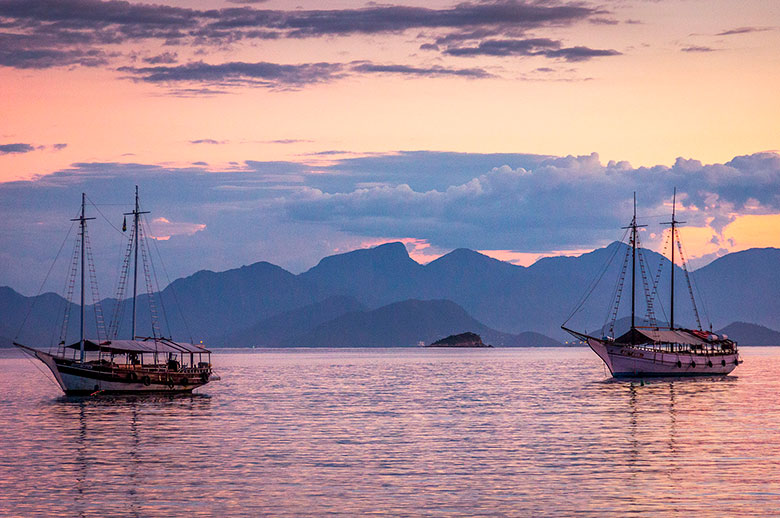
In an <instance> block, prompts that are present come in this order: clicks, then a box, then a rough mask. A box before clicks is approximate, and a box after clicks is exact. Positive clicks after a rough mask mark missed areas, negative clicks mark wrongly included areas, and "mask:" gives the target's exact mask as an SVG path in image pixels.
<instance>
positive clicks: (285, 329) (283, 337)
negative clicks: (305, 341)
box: [227, 295, 365, 347]
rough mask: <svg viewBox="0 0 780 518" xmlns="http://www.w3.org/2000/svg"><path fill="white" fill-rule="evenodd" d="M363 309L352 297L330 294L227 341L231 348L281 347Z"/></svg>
mask: <svg viewBox="0 0 780 518" xmlns="http://www.w3.org/2000/svg"><path fill="white" fill-rule="evenodd" d="M364 309H365V306H364V305H363V304H361V303H360V302H358V301H357V300H355V299H353V298H352V297H347V296H343V295H336V296H333V297H328V298H326V299H325V300H322V301H320V302H316V303H314V304H309V305H308V306H304V307H302V308H297V309H291V310H290V311H285V312H283V313H279V314H277V315H274V316H272V317H270V318H266V319H265V320H262V321H260V322H258V323H257V324H255V325H253V326H250V327H248V328H246V329H243V330H241V331H239V332H237V333H234V334H232V335H230V336H229V337H228V340H227V344H228V345H230V346H231V347H251V346H257V347H278V346H280V345H282V344H283V343H285V341H288V340H289V338H290V337H292V336H296V335H299V334H301V333H302V332H303V331H306V330H310V329H313V328H314V327H316V326H318V325H320V324H323V323H325V322H328V321H329V320H332V319H334V318H337V317H339V316H341V315H344V314H345V313H351V312H355V311H362V310H364Z"/></svg>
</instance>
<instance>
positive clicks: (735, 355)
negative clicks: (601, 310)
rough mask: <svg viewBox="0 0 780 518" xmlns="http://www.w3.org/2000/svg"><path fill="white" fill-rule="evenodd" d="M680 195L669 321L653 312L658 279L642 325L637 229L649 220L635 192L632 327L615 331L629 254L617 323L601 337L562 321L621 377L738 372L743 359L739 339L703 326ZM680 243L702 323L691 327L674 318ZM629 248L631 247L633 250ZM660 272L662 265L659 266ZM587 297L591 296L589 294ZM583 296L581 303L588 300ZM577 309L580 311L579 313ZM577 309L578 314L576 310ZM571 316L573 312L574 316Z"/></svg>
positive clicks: (673, 237) (674, 224) (673, 241)
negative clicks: (642, 217) (641, 215)
mask: <svg viewBox="0 0 780 518" xmlns="http://www.w3.org/2000/svg"><path fill="white" fill-rule="evenodd" d="M676 200H677V191H676V189H675V192H674V196H673V198H672V219H671V221H670V222H668V223H666V224H667V225H671V288H670V289H671V300H670V317H669V325H668V327H667V326H663V327H662V326H659V325H657V322H656V321H655V317H654V315H653V312H652V310H653V305H652V295H653V294H655V293H657V280H656V282H655V283H654V285H653V286H652V288H651V289H647V287H646V290H645V293H646V295H648V300H647V308H648V316H649V317H650V318H649V319H648V323H649V324H650V325H644V326H637V325H636V295H635V294H636V271H637V251H638V250H637V246H638V245H637V244H638V241H639V238H638V234H637V230H638V229H639V228H641V227H645V226H646V225H639V224H637V219H636V194H634V217H633V219H632V220H631V223H630V224H629V225H628V226H627V227H623V228H624V229H627V230H629V231H630V245H631V248H630V264H631V328H630V329H629V330H628V331H627V332H626V333H624V334H623V335H622V336H619V337H617V338H614V337H612V336H610V334H612V332H613V331H614V324H615V318H616V317H617V311H618V305H619V301H620V292H621V291H622V285H623V280H624V275H625V273H626V266H627V264H628V257H629V255H628V253H627V255H626V261H625V262H624V266H623V269H622V273H621V278H620V279H619V282H618V290H617V291H616V300H617V302H616V305H615V307H614V309H613V313H612V314H613V319H612V323H611V325H610V326H609V327H608V328H607V326H605V328H602V333H603V334H605V336H602V337H595V336H591V335H588V334H587V333H584V332H580V331H575V330H572V329H569V328H567V327H566V324H567V322H568V320H567V321H566V322H564V324H563V325H562V326H561V328H562V329H563V330H564V331H567V332H568V333H570V334H571V335H572V336H574V337H575V338H577V339H578V340H581V341H583V342H585V343H587V344H588V346H589V347H590V348H591V349H592V350H593V352H595V353H596V354H597V355H598V356H599V358H601V359H602V360H603V361H604V364H605V365H606V366H607V368H608V369H609V371H610V373H611V374H612V376H613V377H615V378H621V377H645V376H648V377H649V376H706V375H726V374H729V373H730V372H731V371H733V370H734V369H735V368H736V367H737V366H738V365H739V364H740V363H742V360H741V359H740V356H739V351H738V348H737V343H736V342H735V341H734V340H730V339H729V338H728V337H727V336H726V335H717V334H715V333H713V332H712V331H705V330H703V329H702V327H701V322H700V319H699V315H698V310H697V309H696V303H695V299H694V298H693V289H691V283H690V277H689V275H688V269H687V266H686V265H685V262H684V258H683V257H682V246H681V245H680V244H679V243H680V242H679V235H678V232H677V225H679V224H680V223H684V222H682V221H677V220H676V214H675V212H676V210H675V209H676ZM675 244H677V246H678V249H679V251H680V255H681V258H680V259H681V261H682V264H683V269H684V272H685V277H686V280H687V281H688V291H689V292H690V295H691V300H692V303H693V306H694V314H695V315H696V320H697V323H698V328H697V329H687V328H683V327H678V326H675V321H674V302H675V300H674V273H675V272H674V270H675V258H674V249H675ZM627 252H628V251H627ZM639 262H640V265H639V266H640V269H641V273H642V278H643V281H646V278H645V277H646V275H645V265H644V263H643V261H642V257H641V256H640V261H639ZM659 274H660V269H659ZM585 298H587V296H586V297H585ZM582 302H584V299H583V301H581V303H580V304H582ZM576 312H577V310H575V312H574V313H576ZM574 313H572V316H573V315H574ZM569 319H571V316H570V317H569Z"/></svg>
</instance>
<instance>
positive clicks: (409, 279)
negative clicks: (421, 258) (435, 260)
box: [298, 243, 425, 307]
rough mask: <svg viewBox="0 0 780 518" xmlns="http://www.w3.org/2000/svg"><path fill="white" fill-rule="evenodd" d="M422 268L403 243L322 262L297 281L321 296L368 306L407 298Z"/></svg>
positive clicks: (363, 250)
mask: <svg viewBox="0 0 780 518" xmlns="http://www.w3.org/2000/svg"><path fill="white" fill-rule="evenodd" d="M424 269H425V268H424V267H423V266H422V265H420V264H419V263H417V262H415V261H414V260H412V258H411V257H409V253H408V252H407V251H406V247H405V246H404V245H403V243H387V244H384V245H380V246H377V247H374V248H367V249H361V250H354V251H352V252H347V253H345V254H339V255H332V256H330V257H326V258H324V259H322V260H321V261H320V262H319V264H318V265H317V266H315V267H314V268H312V269H310V270H309V271H307V272H304V273H302V274H301V275H299V276H298V277H299V279H301V280H302V281H304V282H306V283H309V284H311V285H314V286H317V287H318V288H319V289H320V290H321V292H322V293H328V294H330V295H346V296H350V297H353V298H355V299H357V300H359V301H360V302H362V303H364V304H366V305H368V306H373V307H377V306H381V305H383V304H387V303H389V302H392V301H398V300H404V299H408V298H411V297H412V296H413V295H414V293H415V287H416V286H417V285H418V282H419V280H420V277H421V276H422V274H423V271H424Z"/></svg>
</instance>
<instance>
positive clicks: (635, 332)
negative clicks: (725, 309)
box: [615, 327, 717, 346]
mask: <svg viewBox="0 0 780 518" xmlns="http://www.w3.org/2000/svg"><path fill="white" fill-rule="evenodd" d="M699 334H702V335H703V334H704V333H694V332H693V331H688V330H686V329H656V328H649V329H648V328H641V327H638V328H637V327H635V328H634V329H631V330H630V331H628V332H627V333H626V334H624V335H623V336H621V337H620V338H618V339H617V340H615V341H616V342H618V343H626V344H643V343H648V342H652V343H668V344H685V345H696V346H701V345H705V344H709V343H712V342H713V341H715V340H717V335H710V336H714V337H715V340H707V339H705V338H704V337H703V336H698V335H699Z"/></svg>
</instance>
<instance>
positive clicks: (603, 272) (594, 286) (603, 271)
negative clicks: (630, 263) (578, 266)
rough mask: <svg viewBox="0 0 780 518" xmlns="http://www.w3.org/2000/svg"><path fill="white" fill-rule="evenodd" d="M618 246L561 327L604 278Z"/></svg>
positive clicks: (578, 309)
mask: <svg viewBox="0 0 780 518" xmlns="http://www.w3.org/2000/svg"><path fill="white" fill-rule="evenodd" d="M627 232H628V231H626V232H624V233H623V237H621V238H620V242H621V243H622V242H623V240H624V239H625V238H626V233H627ZM619 248H620V247H619V246H616V247H615V249H614V250H612V253H611V254H610V255H609V256H608V257H607V260H606V261H605V262H604V265H603V266H602V269H601V273H599V275H598V276H597V277H596V278H595V279H594V280H593V281H591V283H590V286H589V287H588V288H587V289H586V291H585V294H584V295H583V296H582V297H581V298H580V301H579V302H578V303H577V306H576V307H575V308H574V311H572V312H571V314H570V315H569V317H568V318H567V319H566V320H565V321H564V322H563V325H564V326H565V325H566V324H567V323H568V322H569V320H571V319H572V318H573V317H574V315H576V314H577V313H578V312H579V311H580V310H581V309H582V307H583V306H584V305H585V302H586V301H587V300H588V298H589V297H590V296H591V295H592V294H593V292H594V291H595V290H596V287H597V286H598V285H599V283H600V282H601V279H602V278H603V277H604V274H606V273H607V271H608V270H609V267H610V265H611V264H612V261H613V260H614V259H615V256H617V253H618V250H619Z"/></svg>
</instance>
